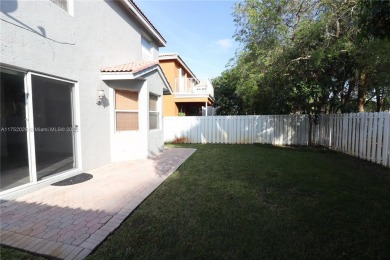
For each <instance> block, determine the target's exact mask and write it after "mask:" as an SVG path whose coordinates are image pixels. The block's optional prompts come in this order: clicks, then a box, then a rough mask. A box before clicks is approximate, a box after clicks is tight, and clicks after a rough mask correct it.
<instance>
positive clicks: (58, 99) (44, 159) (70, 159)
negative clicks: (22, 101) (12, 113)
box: [31, 75, 76, 181]
mask: <svg viewBox="0 0 390 260" xmlns="http://www.w3.org/2000/svg"><path fill="white" fill-rule="evenodd" d="M73 85H74V84H72V83H68V82H64V81H58V80H55V79H52V78H46V77H41V76H37V75H32V76H31V86H32V100H33V113H34V130H35V131H34V138H35V163H36V172H37V179H38V181H39V180H42V179H43V178H46V177H48V176H51V175H53V174H57V173H60V172H63V171H66V170H70V169H72V168H74V167H75V166H76V165H75V156H74V149H73V148H74V140H73V131H74V130H75V128H74V124H73V116H72V115H73V109H72V90H73Z"/></svg>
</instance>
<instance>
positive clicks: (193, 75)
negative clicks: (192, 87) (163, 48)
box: [158, 54, 199, 82]
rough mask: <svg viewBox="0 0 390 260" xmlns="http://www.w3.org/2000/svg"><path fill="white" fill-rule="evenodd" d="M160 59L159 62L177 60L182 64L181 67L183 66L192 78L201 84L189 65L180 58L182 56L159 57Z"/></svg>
mask: <svg viewBox="0 0 390 260" xmlns="http://www.w3.org/2000/svg"><path fill="white" fill-rule="evenodd" d="M158 59H159V61H160V60H177V61H178V62H179V63H180V65H182V66H183V68H185V69H186V70H187V71H188V72H189V73H190V75H191V77H192V78H194V79H196V80H197V81H198V82H199V79H198V78H197V77H196V76H195V74H194V73H193V72H192V70H191V69H190V68H189V67H188V66H187V64H186V63H185V62H184V60H183V59H182V58H181V57H180V55H178V54H174V55H171V56H159V57H158Z"/></svg>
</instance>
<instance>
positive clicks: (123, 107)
mask: <svg viewBox="0 0 390 260" xmlns="http://www.w3.org/2000/svg"><path fill="white" fill-rule="evenodd" d="M138 121H139V120H138V92H134V91H129V90H115V129H116V131H117V132H120V131H133V130H139V122H138Z"/></svg>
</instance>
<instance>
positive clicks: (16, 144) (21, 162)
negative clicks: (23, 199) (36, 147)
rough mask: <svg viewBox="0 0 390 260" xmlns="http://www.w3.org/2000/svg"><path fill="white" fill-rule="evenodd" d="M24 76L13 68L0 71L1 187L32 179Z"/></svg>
mask: <svg viewBox="0 0 390 260" xmlns="http://www.w3.org/2000/svg"><path fill="white" fill-rule="evenodd" d="M24 77H25V74H23V73H19V72H16V71H8V70H1V71H0V81H1V82H0V88H1V90H0V107H1V113H0V116H1V118H0V119H1V123H0V124H1V125H0V127H1V137H0V145H1V149H0V191H4V190H8V189H11V188H15V187H17V186H20V185H23V184H27V183H29V182H31V178H30V171H29V159H28V143H27V126H26V93H25V84H24Z"/></svg>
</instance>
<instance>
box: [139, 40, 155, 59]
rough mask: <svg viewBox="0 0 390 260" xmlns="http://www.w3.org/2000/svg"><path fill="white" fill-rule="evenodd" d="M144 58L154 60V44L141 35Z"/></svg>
mask: <svg viewBox="0 0 390 260" xmlns="http://www.w3.org/2000/svg"><path fill="white" fill-rule="evenodd" d="M141 48H142V59H143V60H153V54H152V50H153V48H152V44H151V43H150V41H148V40H147V39H146V38H144V37H141Z"/></svg>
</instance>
